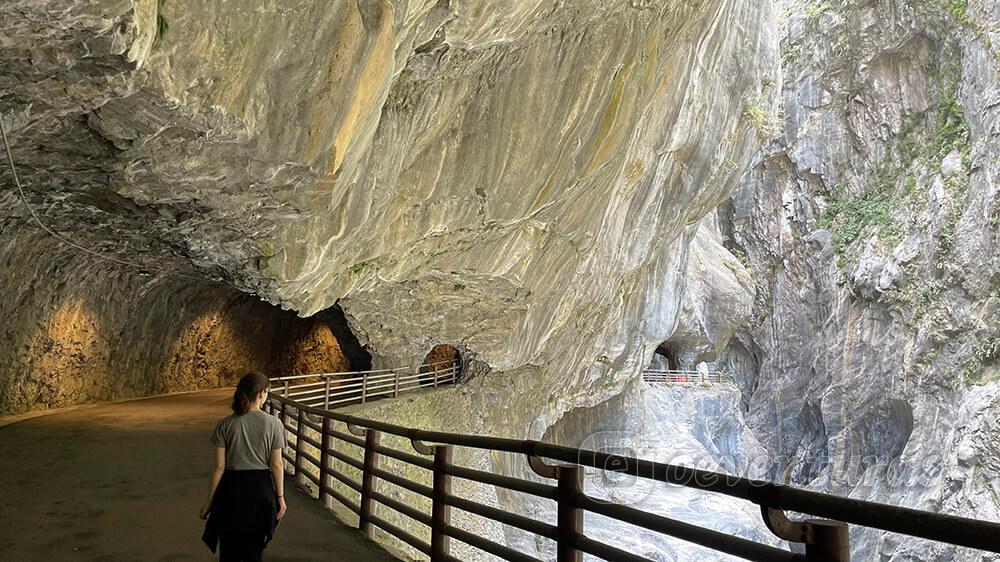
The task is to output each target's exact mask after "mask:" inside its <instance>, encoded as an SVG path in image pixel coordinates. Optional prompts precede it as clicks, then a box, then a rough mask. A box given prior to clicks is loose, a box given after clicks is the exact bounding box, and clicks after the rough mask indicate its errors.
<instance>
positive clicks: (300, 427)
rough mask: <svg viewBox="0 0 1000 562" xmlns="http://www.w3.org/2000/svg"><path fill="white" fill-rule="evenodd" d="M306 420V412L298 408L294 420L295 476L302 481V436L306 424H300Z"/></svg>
mask: <svg viewBox="0 0 1000 562" xmlns="http://www.w3.org/2000/svg"><path fill="white" fill-rule="evenodd" d="M305 418H306V411H305V410H303V409H302V408H299V415H298V416H297V417H296V418H295V476H296V477H297V478H299V480H300V481H301V479H302V444H303V440H302V434H303V433H305V428H306V424H304V423H302V422H303V420H305Z"/></svg>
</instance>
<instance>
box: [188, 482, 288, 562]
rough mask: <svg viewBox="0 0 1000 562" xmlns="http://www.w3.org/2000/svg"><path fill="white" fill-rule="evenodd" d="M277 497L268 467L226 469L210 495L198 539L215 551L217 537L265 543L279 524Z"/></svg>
mask: <svg viewBox="0 0 1000 562" xmlns="http://www.w3.org/2000/svg"><path fill="white" fill-rule="evenodd" d="M277 514H278V497H277V495H276V494H275V492H274V486H273V485H272V483H271V471H270V470H227V471H226V472H224V473H223V475H222V479H221V480H219V486H218V487H217V488H216V489H215V495H214V496H212V506H211V511H210V512H209V515H208V521H207V522H206V523H205V532H204V533H202V535H201V540H202V541H203V542H204V543H205V544H206V545H208V548H209V549H210V550H211V551H212V552H213V553H214V552H215V549H216V548H217V547H218V543H219V537H220V536H222V535H226V536H238V537H240V538H241V540H252V541H258V540H259V541H261V542H260V543H259V545H260V546H261V548H263V547H264V546H267V543H269V542H270V541H271V538H272V537H273V536H274V530H275V528H277V526H278V519H277V517H276V516H277Z"/></svg>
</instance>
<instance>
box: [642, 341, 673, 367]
mask: <svg viewBox="0 0 1000 562" xmlns="http://www.w3.org/2000/svg"><path fill="white" fill-rule="evenodd" d="M678 368H679V366H678V363H677V356H676V354H675V353H674V351H673V350H671V349H670V346H669V344H668V343H667V342H664V343H661V344H660V345H659V346H657V348H656V351H654V352H653V357H652V358H651V359H650V361H649V366H648V367H647V370H651V371H674V370H677V369H678Z"/></svg>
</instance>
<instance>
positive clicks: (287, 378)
mask: <svg viewBox="0 0 1000 562" xmlns="http://www.w3.org/2000/svg"><path fill="white" fill-rule="evenodd" d="M454 363H455V362H454V361H437V362H434V363H422V364H420V365H411V366H408V367H396V368H392V369H373V370H371V371H336V372H331V373H312V374H308V375H288V376H283V377H271V378H270V380H271V382H284V381H291V380H299V379H315V378H320V377H335V376H343V375H376V374H381V373H388V374H391V373H396V372H399V373H402V372H403V371H411V370H413V369H417V370H419V369H421V368H423V367H434V366H437V365H449V364H454ZM450 368H454V369H458V368H459V367H458V366H455V367H450Z"/></svg>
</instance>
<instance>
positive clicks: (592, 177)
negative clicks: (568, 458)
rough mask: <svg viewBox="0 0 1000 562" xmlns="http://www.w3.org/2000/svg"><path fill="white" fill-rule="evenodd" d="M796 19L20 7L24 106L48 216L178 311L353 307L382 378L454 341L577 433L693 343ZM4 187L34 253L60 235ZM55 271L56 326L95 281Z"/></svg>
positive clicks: (148, 4) (703, 14)
mask: <svg viewBox="0 0 1000 562" xmlns="http://www.w3.org/2000/svg"><path fill="white" fill-rule="evenodd" d="M770 14H771V6H770V2H769V1H768V0H753V1H742V2H734V1H732V0H713V1H710V2H701V3H693V2H681V1H676V2H673V1H672V2H660V3H654V2H642V1H634V0H632V1H625V0H621V1H616V2H599V3H595V2H586V1H583V0H578V1H571V2H563V3H558V4H556V3H552V2H542V1H531V0H524V1H520V2H516V3H497V2H487V1H481V2H462V3H454V4H453V3H451V2H449V1H448V0H435V1H423V2H421V1H416V0H414V1H405V0H396V1H392V2H390V1H387V0H381V1H376V0H372V1H360V0H359V1H339V2H301V3H293V4H289V3H287V2H273V1H266V0H254V1H248V2H228V3H202V2H193V1H186V0H176V1H174V0H171V1H156V0H134V1H127V2H121V1H118V0H115V1H110V0H109V1H96V2H85V3H83V2H81V3H75V4H74V3H70V5H67V3H66V2H62V1H55V0H52V1H43V2H38V1H35V0H14V1H13V2H8V3H7V4H6V5H5V7H4V10H3V13H2V14H0V30H2V33H0V41H2V42H3V45H4V48H3V49H2V51H0V68H2V72H0V92H2V96H0V110H2V115H3V119H4V123H5V124H6V126H7V129H8V132H9V133H10V136H11V139H12V142H13V148H14V157H15V159H16V161H17V162H18V164H19V166H20V171H21V174H22V179H23V180H24V183H25V185H26V186H27V193H26V196H27V198H28V200H29V201H30V203H31V205H32V207H33V208H34V209H36V210H37V212H38V215H39V218H40V219H41V220H42V222H44V223H45V224H47V225H51V226H52V228H53V229H54V230H56V231H58V232H59V233H62V234H63V235H64V236H67V237H71V238H72V239H73V240H74V241H76V242H77V243H79V244H81V245H83V246H86V247H88V248H93V249H94V250H96V251H98V252H99V253H101V254H102V255H105V256H110V257H115V258H117V259H124V260H126V261H128V262H131V263H136V264H138V265H139V266H140V268H142V269H141V270H140V271H146V272H147V273H152V274H154V277H155V279H156V282H157V283H159V285H158V286H159V287H160V288H161V290H162V291H163V292H164V293H165V294H169V295H177V296H178V298H179V299H180V300H179V301H178V302H181V301H183V299H184V297H183V294H184V291H186V290H187V288H188V287H189V286H190V285H191V284H192V283H196V281H192V280H191V279H189V278H187V277H182V276H180V275H188V276H193V277H204V278H209V279H213V280H222V281H224V282H226V283H228V284H231V285H233V286H235V287H236V288H238V289H240V290H243V291H246V292H251V293H254V294H257V295H260V296H262V297H263V298H265V299H267V300H269V301H271V302H274V303H277V304H280V305H281V306H283V307H286V308H291V309H293V310H296V311H297V312H299V313H300V314H303V315H308V314H311V313H314V312H316V311H319V310H322V309H325V308H327V307H329V306H331V305H333V304H334V303H335V302H338V301H339V302H340V304H341V306H342V307H343V309H344V311H345V312H346V313H347V315H348V318H349V320H350V321H351V325H352V328H353V329H354V331H355V332H356V333H357V334H358V335H359V337H360V338H361V339H362V341H363V343H365V344H367V345H368V347H369V349H370V350H371V351H372V352H373V355H374V357H375V361H376V363H378V364H381V365H388V364H399V363H405V364H409V363H413V362H415V361H419V359H420V358H422V357H423V356H424V355H426V353H427V352H428V351H429V350H430V348H431V347H432V346H433V345H434V344H437V343H451V344H454V345H456V346H459V347H461V348H463V349H464V350H465V353H467V354H468V355H469V356H472V357H475V358H477V359H478V361H479V362H478V363H477V365H479V366H480V367H483V366H486V367H488V368H489V369H492V370H494V371H503V372H507V373H512V374H510V375H509V376H510V377H513V378H519V379H530V380H531V383H530V385H536V386H535V387H534V391H533V392H531V393H530V394H531V401H532V403H533V404H534V405H533V406H531V407H530V408H529V407H527V406H525V408H524V409H522V412H527V411H532V410H534V411H538V410H539V409H547V410H548V411H549V412H551V415H557V413H558V412H560V411H561V410H564V409H565V408H566V407H568V405H570V404H573V403H575V402H576V401H579V400H584V401H594V400H597V399H599V398H600V397H601V396H607V395H609V394H611V393H613V392H615V391H616V390H617V389H619V388H620V384H621V381H622V380H624V379H625V378H626V377H628V376H630V375H632V374H634V373H635V372H636V371H637V370H638V369H639V367H640V366H641V364H642V363H644V360H645V359H646V357H645V356H646V355H647V352H648V351H649V350H650V349H651V348H652V346H655V345H656V344H658V343H659V342H661V341H662V340H664V339H665V338H666V336H667V335H668V334H669V333H670V332H671V330H672V329H673V326H674V322H675V319H676V316H677V310H678V306H679V298H680V296H679V295H680V293H681V289H682V288H683V284H684V281H683V278H682V277H681V275H680V272H681V271H683V268H684V267H685V263H686V260H687V246H688V242H689V240H690V238H691V237H692V236H693V235H694V227H693V226H689V225H693V224H694V223H695V222H696V221H697V220H699V219H700V218H701V217H702V216H703V215H704V214H705V213H706V212H708V211H709V210H711V209H713V208H715V207H716V206H717V205H718V204H719V203H720V202H721V201H722V200H723V199H724V198H725V197H726V196H727V194H728V191H729V190H730V189H731V187H732V186H733V184H734V183H735V181H736V180H737V178H738V177H739V175H740V174H741V173H742V168H744V167H745V165H746V163H748V162H749V159H750V156H751V155H752V153H753V151H754V150H756V149H757V147H758V146H759V135H760V125H761V116H762V115H763V116H766V114H767V113H768V112H769V111H771V110H772V109H773V103H772V101H773V100H774V99H776V98H775V94H776V93H777V89H778V87H779V84H778V83H777V82H778V77H777V75H776V68H777V64H776V58H777V52H776V46H775V45H774V44H773V41H774V35H773V33H772V31H773V29H772V18H771V17H770ZM2 173H4V174H6V173H7V172H6V171H4V172H2ZM5 177H7V176H6V175H5ZM4 185H5V186H8V185H10V184H9V183H8V182H6V181H5V182H4ZM2 196H3V198H4V201H5V203H7V205H6V206H7V207H8V208H9V209H11V210H10V211H8V212H7V216H6V217H5V218H4V219H3V221H4V223H3V224H4V236H5V237H7V238H9V239H11V240H12V243H11V244H9V245H7V246H6V247H5V248H6V250H5V251H6V252H10V253H12V254H14V257H10V258H7V259H9V260H15V261H17V260H21V259H23V256H21V255H20V254H18V252H19V247H23V245H24V244H26V243H30V242H31V241H34V240H37V239H38V238H37V236H36V234H34V233H33V232H32V231H33V229H34V227H33V226H32V222H31V220H30V217H29V214H28V209H26V208H25V207H24V206H23V205H21V204H20V203H18V202H17V197H16V196H15V193H14V192H13V191H12V190H10V189H9V188H6V187H5V189H4V192H3V195H2ZM33 259H37V260H41V261H42V262H44V263H39V264H38V269H39V270H45V271H46V272H47V273H46V275H47V281H48V282H49V283H50V285H51V287H52V288H51V290H52V291H53V292H52V295H48V294H47V293H45V291H47V290H50V289H48V288H38V289H34V290H25V291H24V295H25V296H24V297H23V302H24V303H26V305H27V306H31V304H30V303H32V302H42V301H46V302H47V300H50V299H55V300H58V299H59V297H58V293H59V290H58V287H61V286H63V285H69V286H72V285H73V284H74V283H77V282H78V281H79V279H78V277H76V276H75V275H76V273H75V272H72V271H69V270H68V269H66V268H61V267H58V266H57V265H56V264H55V263H54V262H53V260H56V259H68V258H58V256H55V255H49V254H42V255H38V256H37V257H36V258H33ZM73 259H75V260H79V264H80V267H81V268H83V269H85V270H86V271H87V275H88V278H87V280H86V282H85V283H83V285H84V286H87V287H93V289H92V290H95V291H100V290H101V287H112V286H117V287H132V286H133V285H129V284H128V283H129V282H126V281H123V280H122V279H123V275H124V276H127V275H128V273H127V272H128V271H129V269H128V267H127V266H124V265H123V266H122V267H118V265H121V264H112V263H108V262H107V261H102V260H100V259H98V258H95V257H94V256H90V255H86V254H85V255H81V256H77V257H75V258H73ZM46 260H48V262H46ZM12 263H13V262H12ZM169 274H172V275H169ZM178 274H180V275H178ZM21 275H22V274H21V273H20V272H18V271H17V270H16V269H15V271H13V272H12V273H11V281H10V283H12V284H16V283H18V282H19V279H21V277H19V276H21ZM126 292H128V291H127V290H126ZM109 294H110V292H109ZM32 299H37V300H36V301H32ZM121 303H122V304H121V307H122V308H123V310H126V311H127V314H143V312H142V311H141V310H140V309H137V308H135V307H136V306H137V304H136V301H133V300H129V299H124V300H122V301H121ZM58 306H60V305H55V308H58ZM12 307H13V305H12V304H11V303H10V302H9V301H8V302H4V303H2V304H0V312H2V313H3V315H4V316H7V317H10V311H11V310H13V308H12ZM107 328H108V329H111V330H117V329H119V326H118V325H113V326H108V327H107ZM35 329H38V325H37V323H35V324H31V323H20V321H18V322H12V323H11V325H10V326H8V331H9V333H12V334H15V338H16V337H20V334H22V333H26V332H30V331H32V330H35ZM136 336H139V337H136V338H134V345H135V346H141V345H143V344H142V337H146V336H148V334H143V335H142V336H140V335H139V334H136ZM123 341H128V342H133V340H132V339H130V338H129V337H126V338H125V339H124V340H123ZM543 366H544V367H543ZM543 371H544V374H543ZM0 376H3V377H8V378H9V377H10V375H8V374H7V373H4V374H2V375H0ZM511 380H513V379H504V380H503V381H502V382H498V383H497V386H499V387H501V388H503V389H504V390H503V392H505V393H506V392H509V389H510V387H511V384H512V383H511ZM539 381H540V382H539ZM48 405H55V403H50V404H48ZM519 415H522V417H523V415H533V414H523V413H522V414H519ZM508 421H509V422H510V423H507V424H505V425H504V427H512V426H514V425H515V421H516V420H515V417H512V418H511V419H510V420H508ZM518 423H520V422H518Z"/></svg>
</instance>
